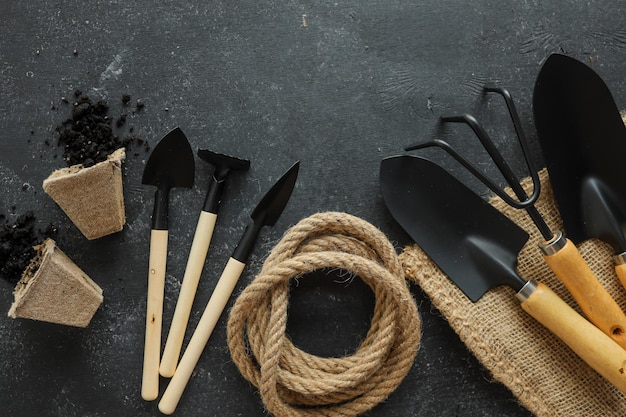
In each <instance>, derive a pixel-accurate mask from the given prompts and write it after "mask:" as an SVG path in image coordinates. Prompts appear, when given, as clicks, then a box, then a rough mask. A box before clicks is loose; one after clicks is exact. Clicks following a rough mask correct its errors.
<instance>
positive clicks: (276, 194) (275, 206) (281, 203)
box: [232, 161, 300, 263]
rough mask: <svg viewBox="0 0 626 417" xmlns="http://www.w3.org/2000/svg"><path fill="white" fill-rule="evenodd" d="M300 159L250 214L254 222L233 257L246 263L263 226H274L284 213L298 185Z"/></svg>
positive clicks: (240, 241)
mask: <svg viewBox="0 0 626 417" xmlns="http://www.w3.org/2000/svg"><path fill="white" fill-rule="evenodd" d="M299 168H300V161H298V162H296V163H295V164H293V166H292V167H291V168H289V170H288V171H287V172H286V173H285V174H284V175H283V176H282V177H281V178H280V179H279V180H278V181H277V182H276V184H274V186H273V187H272V188H270V190H269V191H268V192H267V193H266V194H265V195H264V196H263V198H262V199H261V201H260V202H259V204H257V206H256V208H255V209H254V211H253V212H252V214H251V215H250V217H252V220H253V224H251V225H249V226H248V227H246V230H245V232H244V234H243V236H242V237H241V239H240V240H239V243H238V244H237V247H236V248H235V250H234V251H233V254H232V258H234V259H236V260H238V261H240V262H242V263H246V260H247V259H248V256H250V253H251V252H252V248H253V247H254V243H255V242H256V239H257V237H258V235H259V232H260V231H261V228H262V227H263V226H273V225H274V224H275V223H276V221H277V220H278V218H279V217H280V215H281V214H282V212H283V210H284V209H285V206H286V205H287V202H289V198H290V197H291V193H292V191H293V189H294V186H295V185H296V179H297V178H298V170H299Z"/></svg>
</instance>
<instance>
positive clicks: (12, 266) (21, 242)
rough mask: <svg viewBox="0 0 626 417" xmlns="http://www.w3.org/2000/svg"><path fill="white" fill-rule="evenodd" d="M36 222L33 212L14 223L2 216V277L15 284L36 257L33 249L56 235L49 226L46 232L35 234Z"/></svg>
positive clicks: (0, 254) (0, 251)
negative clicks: (47, 238) (46, 238)
mask: <svg viewBox="0 0 626 417" xmlns="http://www.w3.org/2000/svg"><path fill="white" fill-rule="evenodd" d="M35 220H36V219H35V215H34V214H33V212H32V211H27V212H26V213H24V214H21V215H19V216H18V217H17V218H16V219H15V222H13V223H9V222H8V220H6V219H5V216H4V215H0V221H2V224H1V225H0V276H2V278H4V279H6V280H7V281H9V282H11V283H13V284H16V283H17V282H18V281H19V280H20V278H21V276H22V273H23V272H24V270H25V269H26V267H27V266H28V264H29V263H30V261H31V259H32V258H33V257H34V256H35V255H36V251H35V249H33V247H34V246H35V245H38V244H40V243H41V242H43V240H44V239H45V237H52V236H53V235H54V234H55V228H54V226H52V225H48V226H47V227H46V229H45V230H44V231H39V232H35V228H34V226H35Z"/></svg>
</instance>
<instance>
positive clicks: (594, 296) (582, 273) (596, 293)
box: [405, 87, 626, 348]
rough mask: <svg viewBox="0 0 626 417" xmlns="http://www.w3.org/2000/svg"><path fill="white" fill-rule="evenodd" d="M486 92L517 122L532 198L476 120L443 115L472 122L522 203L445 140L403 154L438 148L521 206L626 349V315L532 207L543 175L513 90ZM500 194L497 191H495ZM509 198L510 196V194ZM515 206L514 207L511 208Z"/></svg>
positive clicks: (557, 264)
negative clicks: (495, 95) (499, 97)
mask: <svg viewBox="0 0 626 417" xmlns="http://www.w3.org/2000/svg"><path fill="white" fill-rule="evenodd" d="M485 92H495V93H499V94H500V95H502V97H504V99H505V102H506V105H507V109H508V111H509V114H510V115H511V119H512V120H513V125H514V127H515V131H516V133H517V137H518V140H519V142H520V146H521V148H522V153H523V155H524V159H525V160H526V165H527V167H528V169H529V171H530V176H531V178H532V182H533V187H534V192H533V194H532V195H531V196H530V197H528V194H527V193H526V191H525V190H524V188H523V187H522V186H521V184H520V183H519V182H518V180H517V179H516V177H515V174H514V173H513V171H512V170H511V169H510V167H509V166H508V164H507V163H506V161H505V160H504V158H503V157H502V155H501V154H500V152H499V151H498V150H497V148H496V147H495V145H494V143H493V142H492V140H491V138H489V135H487V133H486V132H485V130H484V129H483V128H482V126H481V125H480V124H479V123H478V121H477V120H476V119H475V118H474V117H473V116H471V115H468V114H465V115H460V116H452V117H442V118H441V121H442V122H462V123H466V124H468V125H469V126H470V127H471V129H472V130H473V131H474V133H475V134H476V136H477V137H478V138H479V140H480V141H481V143H482V145H483V146H484V148H485V150H486V151H487V152H488V153H489V156H490V157H491V158H492V160H493V161H494V163H495V164H496V166H497V167H498V169H499V170H500V172H501V173H502V175H503V176H504V178H505V179H506V181H507V183H508V184H509V185H510V186H511V189H512V190H513V192H514V193H515V195H516V196H517V198H518V199H519V201H515V200H513V199H512V198H504V197H503V195H502V194H504V195H506V193H505V192H504V191H503V190H502V189H500V188H499V187H497V186H496V187H495V189H494V188H492V187H493V185H494V184H493V182H491V181H485V179H486V177H485V176H484V175H483V174H482V173H480V172H479V171H478V170H477V169H476V168H475V167H473V166H472V164H471V163H470V162H469V161H467V160H466V159H465V158H463V157H462V156H461V155H459V154H458V152H456V151H455V150H454V149H453V148H452V147H451V146H450V145H449V144H447V143H446V142H445V141H442V140H434V141H431V142H427V143H423V144H416V145H411V146H409V147H407V148H406V149H405V150H407V151H408V150H414V149H420V148H426V147H432V146H436V147H439V148H441V149H443V150H445V151H446V152H447V153H449V154H450V155H451V156H452V157H453V158H455V159H456V160H457V161H458V162H459V163H461V164H462V165H463V166H464V167H465V168H466V169H468V171H470V172H471V173H472V174H473V175H475V176H476V177H477V178H478V179H479V180H480V181H481V182H483V183H484V184H485V185H486V186H488V187H489V188H490V189H491V190H492V191H494V192H495V193H496V194H497V195H498V196H500V197H501V198H503V200H504V201H505V202H506V203H507V204H510V205H511V206H512V207H515V208H523V209H525V210H526V212H527V213H528V215H529V216H530V217H531V218H532V220H533V223H534V224H535V226H536V227H537V228H538V230H539V232H540V233H541V235H542V237H543V239H544V241H543V242H540V243H539V248H540V249H541V252H542V253H543V258H544V260H545V262H546V263H547V264H548V266H549V267H550V269H552V271H553V272H554V273H555V275H556V276H557V277H558V278H559V279H560V280H561V282H563V284H564V285H565V286H566V287H567V289H568V291H569V292H570V293H571V294H572V296H573V297H574V299H575V300H576V302H577V303H578V305H579V306H580V308H581V310H582V311H583V313H585V315H586V316H587V317H588V318H589V320H590V321H591V322H592V323H594V324H595V325H596V326H597V327H598V328H599V329H600V330H602V331H603V332H604V333H605V334H607V335H609V336H610V337H611V338H612V339H613V340H615V341H616V342H617V343H618V344H619V345H620V346H622V347H623V348H626V316H625V315H624V312H623V311H622V310H621V308H620V307H619V306H618V305H617V303H616V302H615V300H614V299H613V298H612V297H611V295H610V294H609V293H608V292H607V291H606V289H605V288H604V287H603V286H602V285H601V284H600V282H599V281H598V279H597V278H596V276H595V275H594V273H593V271H591V269H590V268H589V266H588V265H587V263H586V262H585V261H584V259H583V258H582V256H581V254H580V252H578V249H577V248H576V245H574V244H573V243H572V242H571V241H570V240H569V239H567V238H565V236H563V234H562V233H561V232H560V231H554V232H553V231H552V230H551V229H550V228H549V226H548V225H547V224H546V222H545V220H544V219H543V217H542V216H541V214H540V213H539V211H538V210H537V208H536V207H535V206H534V203H535V202H536V200H537V198H538V196H539V193H540V182H539V176H538V174H537V172H536V170H535V168H534V166H533V164H532V161H531V159H530V157H529V152H528V143H527V139H526V136H525V135H524V133H523V130H522V128H521V123H520V121H519V116H518V115H517V110H516V109H515V105H514V103H513V100H512V98H511V95H510V94H509V92H508V91H507V90H505V89H503V88H494V87H488V88H485ZM496 190H497V191H496ZM507 197H508V196H507ZM511 202H515V203H516V204H511Z"/></svg>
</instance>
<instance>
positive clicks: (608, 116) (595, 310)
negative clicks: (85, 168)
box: [142, 54, 626, 414]
mask: <svg viewBox="0 0 626 417" xmlns="http://www.w3.org/2000/svg"><path fill="white" fill-rule="evenodd" d="M484 92H485V94H496V95H499V96H501V97H502V98H503V99H504V103H505V105H506V108H507V110H508V113H509V115H510V117H511V119H512V123H513V126H514V129H515V132H516V135H517V138H518V141H519V145H520V148H521V151H522V156H523V158H524V160H525V162H526V167H527V170H528V176H529V177H530V182H531V183H532V190H531V191H527V188H530V187H524V186H523V185H522V183H521V180H520V178H519V177H518V175H516V173H515V172H514V171H513V169H512V168H511V167H510V165H509V162H510V161H507V160H506V158H505V157H504V156H503V155H502V154H501V153H500V151H499V150H498V147H497V146H496V144H495V143H494V141H492V139H491V138H490V137H489V135H488V134H487V133H486V131H485V129H483V127H482V126H481V124H480V123H479V122H478V121H477V119H476V118H475V117H473V116H472V115H469V114H461V115H451V116H445V117H442V118H441V119H440V120H441V123H442V124H444V125H446V124H449V123H463V124H466V125H467V126H469V127H470V128H471V130H472V132H473V134H474V135H475V136H476V137H477V139H478V142H477V143H480V144H481V145H482V147H483V148H484V150H485V151H486V153H487V154H488V155H489V157H490V160H491V161H493V163H494V165H495V166H496V167H497V169H498V171H499V172H500V173H501V174H502V177H503V178H504V180H505V181H506V183H507V185H508V187H509V190H506V189H503V188H501V187H500V186H499V185H498V184H497V183H496V182H494V181H493V180H492V179H490V178H489V177H488V176H487V175H485V174H484V173H483V172H482V170H481V169H479V168H477V166H476V164H474V163H472V162H471V161H470V160H469V159H467V158H466V157H465V156H464V155H463V154H462V152H460V151H459V150H458V149H455V147H454V146H453V145H451V144H450V143H449V142H447V141H444V140H442V139H434V140H431V141H427V142H423V143H417V144H414V145H410V146H408V147H407V148H406V149H405V151H407V152H408V151H411V152H418V151H420V150H421V149H424V148H430V147H436V148H439V149H441V150H443V151H445V153H447V154H448V155H450V156H452V158H453V159H455V160H456V161H457V162H458V163H459V164H460V165H462V167H464V168H465V169H466V170H467V171H468V172H469V173H470V174H471V175H473V176H474V177H476V178H477V179H478V180H479V181H481V182H482V183H484V184H485V185H486V186H487V187H488V188H489V189H490V190H492V191H493V193H495V194H496V195H497V196H498V197H500V198H501V199H502V200H503V201H504V202H505V203H506V204H508V205H509V206H511V207H512V208H513V209H517V210H525V212H526V213H527V214H528V216H529V217H530V219H531V220H532V224H533V225H534V226H535V227H536V228H537V230H538V232H539V233H540V235H541V239H540V241H539V242H537V245H538V248H539V251H538V252H539V254H540V255H541V256H542V257H543V260H544V261H545V263H546V264H547V265H548V266H549V268H550V269H551V270H552V272H553V273H554V275H556V276H557V277H558V279H559V280H560V281H561V282H562V284H563V285H564V287H565V288H566V289H567V290H568V291H569V293H571V296H572V298H573V300H574V301H575V302H576V303H577V305H578V307H579V309H580V311H582V313H583V315H584V316H585V317H583V316H582V315H580V314H579V313H578V312H577V311H576V310H575V309H574V308H572V307H571V306H570V305H569V304H568V303H567V302H566V301H564V300H563V299H561V298H560V297H559V296H558V295H557V294H556V293H555V292H553V291H552V290H551V289H550V288H548V286H547V285H545V284H543V283H541V282H537V281H536V280H535V279H534V277H532V276H524V277H522V276H521V274H520V273H518V271H517V264H518V255H519V252H520V251H521V250H522V248H523V247H524V246H525V245H526V242H527V240H528V238H529V235H528V233H527V232H526V231H525V230H523V229H522V228H521V227H520V226H519V225H518V224H516V223H515V222H513V221H512V220H511V219H509V218H508V217H507V216H506V215H505V214H503V213H502V212H500V211H499V210H497V209H496V208H495V207H494V206H492V205H491V204H490V203H489V202H488V201H486V200H485V199H484V198H483V197H481V196H480V195H479V194H477V193H476V192H475V191H473V190H472V189H470V188H469V187H468V186H467V185H465V184H463V183H462V182H461V181H460V180H459V179H457V178H456V177H455V176H454V175H452V173H450V172H448V171H447V170H445V169H444V168H443V167H442V166H441V165H439V164H438V163H436V161H433V160H432V158H431V159H427V158H425V157H424V156H420V155H417V154H413V153H412V154H404V155H399V156H392V157H388V158H385V159H384V160H383V161H382V162H381V164H380V188H381V193H382V197H383V200H384V202H385V204H386V206H387V208H388V209H389V212H390V213H391V215H392V216H393V218H394V219H395V220H396V221H397V222H398V223H399V224H400V226H401V227H402V228H403V229H404V230H405V231H406V232H407V233H408V235H409V236H410V237H411V238H412V239H413V240H414V241H415V242H416V243H417V244H418V245H419V247H420V248H421V249H422V250H423V251H424V253H425V254H426V255H427V256H428V257H429V258H430V259H431V260H432V261H433V262H434V263H435V264H436V265H437V266H438V267H439V268H440V269H441V271H442V272H443V273H444V274H445V275H447V277H448V278H449V279H450V280H451V281H452V282H454V284H456V286H457V287H458V288H459V289H460V290H461V291H462V292H463V293H464V294H465V295H466V296H467V297H468V298H469V299H470V300H471V301H472V302H473V303H480V302H481V298H482V297H483V295H485V293H486V292H488V291H490V290H493V289H494V288H496V287H500V286H508V287H510V288H512V289H513V290H514V291H515V297H516V298H517V299H518V301H519V302H520V303H521V307H522V309H523V310H524V311H526V312H527V313H528V314H529V315H530V316H531V317H533V318H534V319H535V320H537V321H538V322H539V323H541V324H542V325H543V326H545V328H547V329H548V330H549V331H550V332H552V333H553V334H554V335H555V336H557V337H558V338H559V339H560V340H561V341H562V342H563V343H565V344H566V345H567V346H568V347H569V348H570V349H571V350H572V351H573V352H574V353H575V354H576V355H578V356H579V357H580V358H581V359H582V360H584V361H585V362H586V363H587V364H588V365H589V366H590V367H591V368H592V369H594V370H595V371H597V373H598V374H600V375H602V376H603V377H604V378H605V379H606V380H608V381H609V382H610V383H611V384H613V385H614V386H615V387H616V388H617V389H619V390H620V391H621V392H623V393H625V394H626V372H625V371H624V369H625V368H626V350H625V349H626V315H625V314H624V312H623V311H622V309H621V308H620V306H619V305H618V303H617V302H616V301H615V300H614V299H613V298H612V296H611V295H610V294H609V292H608V291H607V290H606V289H605V288H604V286H603V285H602V284H601V283H600V281H599V280H598V279H597V277H596V275H595V274H594V271H593V270H592V269H591V267H590V266H589V265H588V264H587V263H586V261H585V259H584V258H583V256H582V255H581V254H580V252H579V250H578V248H577V246H576V245H577V244H579V243H581V242H582V241H584V240H586V239H589V238H598V239H601V240H603V241H605V242H607V243H608V244H610V245H611V246H612V248H613V249H614V251H615V253H616V255H615V262H616V266H615V271H616V275H617V278H619V280H620V281H621V282H622V285H623V286H624V287H626V182H624V181H623V180H622V178H621V175H620V174H621V170H620V168H621V162H622V156H623V155H625V154H626V128H625V127H624V123H623V121H622V118H621V116H620V113H619V111H618V110H617V107H616V105H615V103H614V101H613V98H612V96H611V93H610V92H609V90H608V88H607V86H606V85H605V84H604V82H603V81H602V79H600V77H599V76H598V75H597V74H596V73H595V72H593V71H592V70H591V69H590V68H589V67H588V66H587V65H585V64H583V63H582V62H579V61H577V60H575V59H573V58H569V57H567V56H564V55H559V54H554V55H551V56H550V57H549V58H548V59H547V60H546V62H545V63H544V65H543V67H542V69H541V71H540V73H539V76H538V78H537V81H536V84H535V88H534V97H533V111H534V118H535V124H536V127H537V133H538V138H539V142H540V145H541V150H542V152H543V157H544V159H545V162H546V166H547V170H548V172H549V177H550V180H551V185H552V188H553V190H554V195H555V199H556V203H557V205H558V208H559V210H560V214H561V216H562V220H563V224H564V230H563V231H560V230H553V229H552V228H551V227H550V226H549V225H548V223H547V222H546V220H545V218H544V216H542V214H541V213H540V212H539V210H538V209H537V207H536V202H537V200H538V198H539V196H540V192H541V182H540V180H539V174H538V170H537V168H536V166H535V164H534V163H533V160H532V158H531V156H530V148H531V147H530V145H529V141H528V139H527V137H526V135H525V133H524V130H523V129H522V126H521V122H520V118H519V116H518V113H517V110H516V108H515V104H514V101H513V99H512V97H511V95H510V94H509V92H508V91H507V90H506V89H504V88H500V87H493V86H488V87H485V89H484ZM198 156H199V157H200V158H201V159H203V160H205V161H206V162H208V163H209V164H211V165H212V166H213V167H214V171H213V176H212V178H211V182H210V186H209V189H208V191H207V194H206V199H205V203H204V206H203V208H202V210H201V212H200V217H199V219H198V224H197V228H196V232H195V235H194V238H193V243H192V245H191V249H190V253H189V258H188V262H187V266H186V269H185V273H184V277H183V280H182V284H181V289H180V294H179V297H178V301H177V305H176V309H175V312H174V316H173V320H172V324H171V328H170V330H169V334H168V338H167V342H166V343H165V349H164V351H163V357H162V358H159V353H160V346H161V323H162V319H161V316H162V312H163V308H162V304H163V293H164V277H165V269H166V258H167V236H168V210H167V206H168V199H169V191H170V189H171V188H173V187H187V188H189V187H191V186H192V185H193V180H194V157H193V153H192V151H191V147H190V145H189V143H188V141H187V140H186V138H185V136H184V134H183V133H182V131H181V130H180V129H175V130H173V131H172V132H170V133H168V134H167V135H166V136H165V137H164V138H163V139H162V140H161V142H160V143H159V144H158V145H157V147H156V148H155V149H154V151H153V152H152V155H151V156H150V159H149V160H148V162H147V164H146V168H145V172H144V177H143V183H144V184H148V185H153V186H156V187H157V191H156V194H155V203H154V212H153V216H152V233H151V242H150V260H149V278H148V302H147V316H146V339H145V352H144V369H143V384H142V396H143V398H144V399H146V400H154V399H156V398H157V396H158V393H159V389H158V383H159V372H160V374H161V375H162V376H164V377H171V378H172V379H171V381H170V383H169V385H168V387H167V389H166V390H165V392H164V395H163V398H162V400H161V401H160V403H159V409H160V411H161V412H163V413H165V414H171V413H172V412H174V410H175V409H176V406H177V404H178V402H179V400H180V398H181V395H182V393H183V391H184V389H185V387H186V385H187V383H188V382H189V380H190V378H191V376H192V373H193V370H194V368H195V366H196V364H197V363H198V360H199V359H200V356H201V354H202V351H203V350H204V348H205V346H206V344H207V343H208V340H209V338H210V336H211V333H212V332H213V330H214V328H215V325H216V323H217V321H218V319H219V317H220V315H221V314H222V311H223V310H224V308H225V306H226V304H227V302H228V300H229V298H230V296H231V293H232V292H233V289H234V287H235V285H236V283H237V280H238V279H239V277H240V275H241V274H242V272H243V270H244V268H245V265H246V262H247V259H248V257H249V255H250V254H251V252H252V250H253V247H254V242H255V240H256V239H257V237H258V235H259V232H260V231H261V229H262V228H263V227H264V226H272V225H274V224H275V223H276V221H277V219H278V217H279V216H280V214H281V213H282V211H283V210H284V208H285V206H286V204H287V202H288V201H289V198H290V196H291V193H292V191H293V189H294V186H295V182H296V178H297V175H298V168H299V163H295V164H294V165H293V166H292V167H291V168H290V169H289V170H288V171H287V172H286V173H285V174H284V175H283V176H282V177H281V178H280V179H279V180H278V181H277V182H276V183H275V185H274V186H273V187H272V188H271V189H270V190H269V191H268V192H267V193H266V194H265V196H264V197H263V198H262V199H261V200H260V202H259V203H258V205H257V207H256V208H255V209H254V211H253V212H252V214H251V218H252V221H251V223H250V224H249V225H248V226H247V227H246V229H245V231H244V233H243V236H242V237H241V239H240V241H239V243H238V244H237V246H236V247H235V249H234V251H233V253H232V256H231V257H230V259H229V260H228V262H227V264H226V266H225V268H224V271H223V273H222V275H221V277H220V278H219V281H218V282H217V285H216V287H215V290H214V292H213V294H212V296H211V297H210V299H209V301H208V304H207V305H206V308H205V310H204V313H203V314H202V317H201V319H200V321H199V323H198V325H197V328H196V329H195V331H194V332H193V335H192V337H191V340H190V342H189V344H188V346H187V348H186V350H185V351H184V353H183V354H182V357H181V351H182V344H183V339H184V335H185V331H186V328H187V324H188V320H189V317H190V313H191V309H192V304H193V300H194V297H195V293H196V291H197V288H198V282H199V279H200V276H201V274H202V270H203V266H204V263H205V259H206V256H207V251H208V248H209V244H210V241H211V237H212V234H213V230H214V227H215V223H216V219H217V211H218V206H219V202H220V199H221V192H222V190H223V188H224V184H225V181H226V179H227V177H228V175H229V173H230V172H231V171H245V170H247V169H248V168H249V166H250V162H249V161H247V160H243V159H238V158H234V157H230V156H226V155H222V154H218V153H214V152H211V151H208V150H199V151H198ZM530 182H529V183H528V184H529V185H530ZM459 294H461V293H459ZM179 357H180V361H179Z"/></svg>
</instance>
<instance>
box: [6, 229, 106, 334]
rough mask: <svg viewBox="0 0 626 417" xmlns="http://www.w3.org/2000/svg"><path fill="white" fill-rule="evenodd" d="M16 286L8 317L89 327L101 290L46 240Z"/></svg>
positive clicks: (50, 240)
mask: <svg viewBox="0 0 626 417" xmlns="http://www.w3.org/2000/svg"><path fill="white" fill-rule="evenodd" d="M35 250H36V251H37V254H36V255H35V257H34V258H33V259H32V260H31V262H30V264H29V265H28V267H27V268H26V270H25V271H24V273H23V275H22V278H21V279H20V281H19V282H18V283H17V285H16V286H15V290H14V292H13V295H14V296H15V301H14V302H13V305H12V306H11V309H10V310H9V314H8V315H9V317H12V318H18V317H20V318H26V319H32V320H39V321H47V322H50V323H57V324H64V325H67V326H75V327H87V325H88V324H89V322H90V321H91V318H92V317H93V315H94V314H95V312H96V310H98V307H100V304H102V301H103V296H102V289H101V288H100V287H99V286H98V284H96V283H95V282H94V281H92V280H91V278H89V276H87V274H85V272H83V271H82V270H81V269H80V268H79V267H78V266H77V265H76V264H75V263H74V262H72V260H71V259H70V258H68V257H67V255H65V253H63V252H62V251H61V250H60V249H59V248H58V247H57V246H56V243H55V242H54V240H52V239H46V240H45V241H44V242H43V243H42V244H40V245H38V246H36V247H35Z"/></svg>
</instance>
